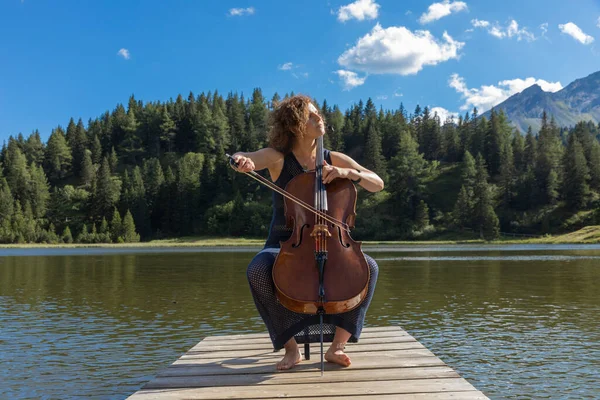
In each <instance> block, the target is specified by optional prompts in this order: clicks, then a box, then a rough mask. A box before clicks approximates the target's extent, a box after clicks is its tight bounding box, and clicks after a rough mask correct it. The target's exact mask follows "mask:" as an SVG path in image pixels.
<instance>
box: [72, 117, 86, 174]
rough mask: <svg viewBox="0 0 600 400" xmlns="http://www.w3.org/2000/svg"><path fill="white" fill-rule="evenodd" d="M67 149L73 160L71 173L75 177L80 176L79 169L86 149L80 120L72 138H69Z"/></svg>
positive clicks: (84, 133)
mask: <svg viewBox="0 0 600 400" xmlns="http://www.w3.org/2000/svg"><path fill="white" fill-rule="evenodd" d="M69 147H70V148H71V155H72V160H73V173H74V174H75V175H76V176H81V168H82V166H83V159H84V157H85V152H86V147H87V134H86V132H85V128H84V127H83V122H82V121H81V119H79V122H77V126H76V127H75V130H74V132H73V136H72V137H71V138H70V141H69Z"/></svg>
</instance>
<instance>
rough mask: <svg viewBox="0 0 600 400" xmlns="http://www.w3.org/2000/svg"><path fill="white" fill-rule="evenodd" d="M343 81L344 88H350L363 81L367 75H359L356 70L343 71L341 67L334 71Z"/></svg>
mask: <svg viewBox="0 0 600 400" xmlns="http://www.w3.org/2000/svg"><path fill="white" fill-rule="evenodd" d="M335 73H336V74H338V76H339V77H340V78H341V79H342V81H343V83H344V90H350V89H352V88H355V87H357V86H360V85H362V84H364V83H365V80H367V77H366V76H364V77H362V78H361V77H359V76H358V74H357V73H356V72H352V71H345V70H343V69H340V70H337V71H335Z"/></svg>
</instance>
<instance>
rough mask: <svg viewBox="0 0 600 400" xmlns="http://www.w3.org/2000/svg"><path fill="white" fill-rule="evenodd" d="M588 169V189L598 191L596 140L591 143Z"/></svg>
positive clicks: (598, 147)
mask: <svg viewBox="0 0 600 400" xmlns="http://www.w3.org/2000/svg"><path fill="white" fill-rule="evenodd" d="M591 147H592V148H591V150H590V158H589V160H588V168H589V171H590V187H591V188H592V189H594V190H596V191H600V143H599V142H598V141H597V140H594V141H593V142H592V146H591Z"/></svg>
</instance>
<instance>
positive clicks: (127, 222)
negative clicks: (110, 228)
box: [123, 210, 140, 243]
mask: <svg viewBox="0 0 600 400" xmlns="http://www.w3.org/2000/svg"><path fill="white" fill-rule="evenodd" d="M123 240H124V241H125V243H134V242H139V241H140V235H139V234H137V233H136V232H135V224H134V222H133V216H132V215H131V213H130V212H129V210H127V213H126V214H125V218H123Z"/></svg>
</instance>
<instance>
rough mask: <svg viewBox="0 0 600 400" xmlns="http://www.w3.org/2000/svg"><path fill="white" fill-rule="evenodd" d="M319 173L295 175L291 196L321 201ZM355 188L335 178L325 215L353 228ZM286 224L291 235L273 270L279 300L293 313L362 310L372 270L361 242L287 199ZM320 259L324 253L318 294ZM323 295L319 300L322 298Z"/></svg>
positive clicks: (309, 202) (328, 193)
mask: <svg viewBox="0 0 600 400" xmlns="http://www.w3.org/2000/svg"><path fill="white" fill-rule="evenodd" d="M316 179H321V178H320V176H319V175H318V174H317V172H316V171H309V172H305V173H302V174H300V175H297V176H295V177H294V178H293V179H292V180H291V181H290V182H289V183H288V184H287V186H286V188H285V190H286V192H288V193H289V194H291V195H293V196H295V197H297V198H299V199H300V200H302V201H304V202H305V203H308V204H313V203H315V202H317V201H316V199H317V196H316V195H315V190H314V189H313V188H314V187H315V180H316ZM356 198H357V193H356V188H355V186H354V184H353V183H352V182H351V181H350V180H348V179H334V180H333V181H331V182H330V183H329V184H327V187H326V199H325V201H324V202H323V203H325V204H326V210H323V212H326V214H327V215H328V216H330V217H332V218H333V219H335V220H337V221H342V222H344V223H345V224H347V227H348V228H353V227H354V221H355V217H356V212H355V208H356ZM284 207H285V216H286V224H287V227H288V228H292V235H291V236H290V238H289V239H288V240H286V241H283V242H280V245H281V249H280V251H279V254H278V256H277V258H276V260H275V264H274V265H273V282H274V284H275V288H276V293H277V298H278V299H279V301H280V302H281V303H282V305H283V306H284V307H286V308H288V309H289V310H291V311H294V312H297V313H303V314H317V313H318V312H319V311H320V312H324V313H326V314H339V313H343V312H346V311H350V310H352V309H354V308H356V307H358V306H359V305H360V304H361V302H362V301H363V300H364V299H365V297H366V294H367V288H368V285H369V275H370V272H369V265H368V263H367V261H366V259H365V257H364V254H363V253H362V250H361V243H360V242H356V241H354V240H353V239H352V237H351V236H350V234H349V230H348V229H342V228H340V227H339V226H336V225H335V224H332V223H330V222H328V221H326V220H324V219H322V218H319V217H315V214H314V213H313V212H311V211H309V210H307V209H305V208H303V207H301V206H299V205H298V204H297V203H296V202H294V201H291V200H289V199H288V198H287V197H286V198H285V199H284ZM317 254H322V255H323V254H324V257H325V262H324V265H323V282H322V288H323V289H324V292H321V291H320V287H321V285H320V281H319V266H318V264H319V263H318V262H317V261H316V255H317ZM320 293H321V295H320Z"/></svg>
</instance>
